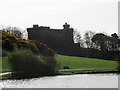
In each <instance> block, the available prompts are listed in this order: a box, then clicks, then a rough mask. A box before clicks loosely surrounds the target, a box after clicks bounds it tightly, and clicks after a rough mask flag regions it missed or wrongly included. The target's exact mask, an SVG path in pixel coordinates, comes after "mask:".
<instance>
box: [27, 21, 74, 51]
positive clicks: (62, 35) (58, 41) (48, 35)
mask: <svg viewBox="0 0 120 90" xmlns="http://www.w3.org/2000/svg"><path fill="white" fill-rule="evenodd" d="M27 31H28V39H31V40H35V41H38V42H42V43H45V44H47V45H48V46H49V47H51V48H53V49H56V50H58V49H60V48H69V47H73V46H75V44H74V40H73V29H72V28H70V25H69V24H67V23H65V24H64V25H63V29H50V27H47V26H38V25H33V27H32V28H27Z"/></svg>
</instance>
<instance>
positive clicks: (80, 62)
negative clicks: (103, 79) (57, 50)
mask: <svg viewBox="0 0 120 90" xmlns="http://www.w3.org/2000/svg"><path fill="white" fill-rule="evenodd" d="M55 58H56V60H57V61H58V63H59V66H60V69H63V67H64V66H68V67H69V68H70V69H92V68H93V69H94V68H117V67H118V63H117V61H109V60H102V59H93V58H84V57H74V56H64V55H56V57H55Z"/></svg>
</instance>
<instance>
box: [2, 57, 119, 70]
mask: <svg viewBox="0 0 120 90" xmlns="http://www.w3.org/2000/svg"><path fill="white" fill-rule="evenodd" d="M55 58H56V60H57V61H58V64H59V69H63V67H64V66H68V67H69V68H70V69H95V68H117V67H118V63H117V61H109V60H102V59H93V58H84V57H74V56H64V55H56V56H55ZM0 63H2V67H0V68H2V72H10V71H11V68H10V64H9V62H8V57H2V59H0ZM21 67H22V65H21ZM111 70H112V69H111ZM82 72H83V71H82Z"/></svg>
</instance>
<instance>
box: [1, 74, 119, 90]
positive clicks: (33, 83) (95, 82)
mask: <svg viewBox="0 0 120 90" xmlns="http://www.w3.org/2000/svg"><path fill="white" fill-rule="evenodd" d="M0 86H2V87H4V88H118V75H117V74H78V75H63V76H50V77H41V78H32V79H24V80H3V81H0Z"/></svg>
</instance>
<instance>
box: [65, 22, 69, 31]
mask: <svg viewBox="0 0 120 90" xmlns="http://www.w3.org/2000/svg"><path fill="white" fill-rule="evenodd" d="M63 28H64V29H65V30H68V29H70V25H69V24H67V22H66V23H65V24H64V25H63Z"/></svg>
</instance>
